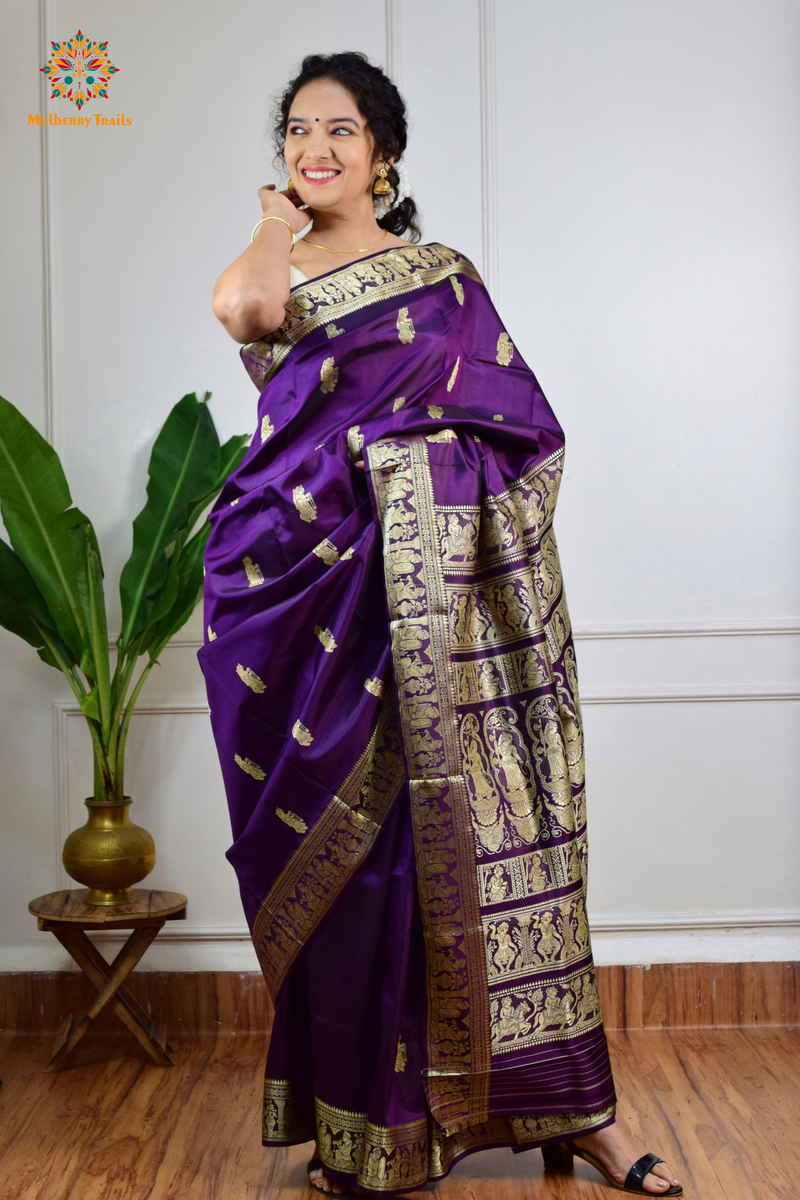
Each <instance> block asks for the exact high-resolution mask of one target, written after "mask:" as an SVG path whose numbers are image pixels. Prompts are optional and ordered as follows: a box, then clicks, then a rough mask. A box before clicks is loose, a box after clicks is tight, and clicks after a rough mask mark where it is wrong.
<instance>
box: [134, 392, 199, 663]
mask: <svg viewBox="0 0 800 1200" xmlns="http://www.w3.org/2000/svg"><path fill="white" fill-rule="evenodd" d="M207 398H208V393H206V397H205V398H204V399H203V400H198V399H197V396H196V395H195V394H194V393H193V392H192V393H190V394H189V395H187V396H184V397H183V399H182V400H179V401H178V403H177V404H176V405H175V407H174V408H173V409H172V412H171V413H170V414H169V416H168V417H167V420H166V421H165V423H164V426H163V428H162V429H161V432H160V433H159V435H158V437H157V438H156V441H155V445H154V446H153V452H152V454H151V456H150V467H149V476H150V478H149V482H148V485H147V503H146V504H145V506H144V508H143V509H142V511H141V512H140V513H139V515H138V516H137V518H136V520H135V521H134V523H133V550H132V552H131V556H130V558H129V559H128V561H127V563H126V564H125V566H124V567H123V570H122V576H121V578H120V595H121V598H122V633H121V635H120V642H121V644H122V645H127V644H128V643H130V641H132V639H133V638H135V637H137V636H138V634H139V633H140V632H141V631H142V630H143V629H145V628H146V627H147V625H148V624H149V622H150V620H151V617H152V613H153V610H154V603H155V596H156V593H158V592H159V590H160V589H161V587H162V586H163V584H164V583H165V581H166V579H167V575H168V571H169V561H168V559H167V555H166V551H167V549H168V548H169V547H170V546H171V545H172V543H173V542H175V541H176V538H177V537H178V536H179V534H180V533H181V531H182V530H185V527H186V523H187V520H188V518H189V515H190V514H191V512H192V511H193V510H195V509H196V506H197V504H198V503H199V502H200V501H201V500H202V499H203V498H204V497H205V496H207V495H208V494H209V493H210V492H211V491H212V489H213V487H214V483H215V481H216V479H217V478H218V476H219V470H220V445H219V438H218V437H217V432H216V430H215V428H214V422H213V421H212V419H211V414H210V413H209V411H208V405H207V402H206V401H207Z"/></svg>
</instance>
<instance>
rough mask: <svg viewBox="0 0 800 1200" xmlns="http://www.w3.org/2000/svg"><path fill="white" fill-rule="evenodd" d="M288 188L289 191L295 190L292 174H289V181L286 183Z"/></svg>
mask: <svg viewBox="0 0 800 1200" xmlns="http://www.w3.org/2000/svg"><path fill="white" fill-rule="evenodd" d="M286 190H287V192H293V191H294V190H295V187H294V180H293V179H292V177H291V175H290V176H289V182H288V183H287V184H286Z"/></svg>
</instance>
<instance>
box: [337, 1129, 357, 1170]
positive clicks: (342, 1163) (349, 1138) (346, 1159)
mask: <svg viewBox="0 0 800 1200" xmlns="http://www.w3.org/2000/svg"><path fill="white" fill-rule="evenodd" d="M334 1155H335V1160H334V1161H335V1163H336V1166H337V1167H340V1168H341V1169H342V1170H352V1157H353V1135H352V1134H351V1133H350V1131H349V1130H348V1129H345V1130H344V1132H343V1133H342V1136H341V1137H340V1138H339V1141H338V1143H337V1144H336V1145H335V1146H334Z"/></svg>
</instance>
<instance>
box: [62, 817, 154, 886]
mask: <svg viewBox="0 0 800 1200" xmlns="http://www.w3.org/2000/svg"><path fill="white" fill-rule="evenodd" d="M84 804H85V805H86V807H87V808H88V809H89V818H88V820H87V822H86V824H85V825H82V826H81V827H80V829H75V830H73V832H72V833H71V834H70V835H69V837H68V838H67V840H66V841H65V842H64V849H63V851H62V853H61V861H62V862H63V864H64V870H65V871H66V872H67V874H68V875H69V876H71V877H72V879H76V880H77V881H78V883H84V884H86V886H87V887H88V889H89V890H88V892H87V894H86V897H85V903H86V904H105V905H108V906H109V907H110V906H112V905H116V904H129V903H131V902H132V901H133V895H132V893H131V886H132V884H134V883H138V882H139V880H140V879H144V877H145V875H149V874H150V872H151V871H152V869H153V867H154V866H155V865H156V844H155V842H154V841H153V839H152V837H151V836H150V834H149V833H148V832H147V830H146V829H142V828H141V827H140V826H139V825H134V824H133V822H132V821H131V818H130V813H129V812H128V808H129V807H130V804H131V797H130V796H123V798H122V800H118V801H114V802H112V803H107V802H106V801H103V800H94V799H93V798H92V797H91V796H90V797H89V798H88V800H84Z"/></svg>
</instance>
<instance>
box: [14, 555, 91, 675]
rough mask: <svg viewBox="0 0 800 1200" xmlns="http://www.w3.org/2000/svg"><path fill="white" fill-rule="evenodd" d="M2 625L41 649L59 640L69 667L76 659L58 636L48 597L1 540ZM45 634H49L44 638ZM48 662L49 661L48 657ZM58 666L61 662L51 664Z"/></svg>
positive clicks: (60, 648)
mask: <svg viewBox="0 0 800 1200" xmlns="http://www.w3.org/2000/svg"><path fill="white" fill-rule="evenodd" d="M0 625H2V626H3V627H4V628H5V629H10V630H11V632H12V633H15V634H16V635H17V637H21V638H24V639H25V641H26V642H28V643H29V644H30V645H31V646H35V647H36V649H37V650H38V649H40V648H41V647H42V646H44V645H45V643H46V640H50V641H56V642H57V643H58V649H59V651H60V652H61V653H62V654H63V656H64V657H65V659H66V661H67V663H68V665H69V666H73V665H74V663H75V659H74V657H73V656H72V655H70V654H69V652H68V650H67V649H66V647H65V646H64V645H63V644H62V642H61V639H60V638H59V637H58V634H57V632H56V627H55V621H54V620H53V618H52V615H51V613H50V610H49V609H48V607H47V604H46V602H45V598H44V596H43V595H42V593H41V592H40V591H39V589H38V588H37V586H36V584H35V583H34V581H33V579H32V578H31V574H30V572H29V571H28V568H27V567H26V566H25V564H24V562H23V561H22V559H21V558H20V557H19V555H18V554H15V553H14V551H13V550H12V549H11V547H10V546H9V545H7V544H6V543H5V542H4V541H2V539H0ZM45 633H47V635H48V637H47V638H45ZM46 661H49V660H46ZM51 665H52V666H58V663H56V662H53V663H51Z"/></svg>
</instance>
